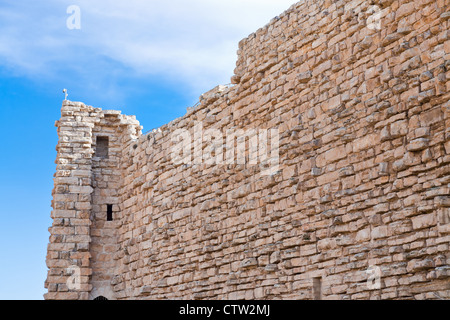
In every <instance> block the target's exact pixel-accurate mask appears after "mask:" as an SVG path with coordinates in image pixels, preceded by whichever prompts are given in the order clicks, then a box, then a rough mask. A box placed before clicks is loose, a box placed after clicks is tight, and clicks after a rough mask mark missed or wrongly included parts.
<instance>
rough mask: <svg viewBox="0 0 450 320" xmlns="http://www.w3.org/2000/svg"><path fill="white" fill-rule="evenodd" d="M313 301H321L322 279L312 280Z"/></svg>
mask: <svg viewBox="0 0 450 320" xmlns="http://www.w3.org/2000/svg"><path fill="white" fill-rule="evenodd" d="M313 296H314V300H322V278H313Z"/></svg>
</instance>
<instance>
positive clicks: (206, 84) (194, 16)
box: [0, 0, 296, 90]
mask: <svg viewBox="0 0 450 320" xmlns="http://www.w3.org/2000/svg"><path fill="white" fill-rule="evenodd" d="M295 2H296V1H295V0H228V1H219V0H191V1H185V0H170V1H156V0H152V1H140V0H126V1H107V0H95V1H94V0H79V1H75V0H73V1H56V0H49V1H46V2H45V5H44V4H42V3H41V2H40V1H39V2H37V1H14V2H12V1H11V2H10V3H8V4H7V5H0V59H1V60H0V64H2V65H4V66H7V67H9V68H10V69H12V70H14V71H16V72H20V73H23V74H26V75H28V76H30V77H35V76H36V75H37V74H41V75H42V74H43V75H45V76H48V77H54V76H57V73H58V72H61V70H64V69H71V70H72V71H73V70H75V72H77V73H79V74H80V77H83V73H84V74H90V72H92V70H95V71H96V72H95V78H96V81H101V78H102V72H101V69H100V67H99V66H97V64H98V61H99V60H101V59H109V60H112V61H116V62H117V63H118V64H119V65H121V66H123V68H124V69H125V68H126V69H128V70H132V72H135V73H136V75H139V76H143V75H145V76H167V77H168V78H169V79H177V80H178V81H181V82H183V83H186V84H188V85H190V86H191V87H192V88H193V89H197V90H199V89H201V90H206V89H209V88H210V87H212V86H215V85H217V84H220V83H226V82H229V79H230V77H231V76H232V74H233V70H234V67H235V62H236V58H237V56H236V51H237V48H238V42H239V41H240V40H241V39H242V38H244V37H246V36H247V35H249V34H250V33H251V32H254V31H256V30H257V29H258V28H260V27H262V26H264V25H265V24H266V23H268V22H269V21H270V19H271V18H273V17H274V16H276V15H277V14H280V13H281V12H283V11H284V10H286V9H288V8H289V6H290V5H292V4H293V3H295ZM72 4H76V5H78V6H79V7H80V9H81V30H68V29H67V28H66V19H67V18H68V17H69V15H68V14H67V13H66V9H67V7H68V6H69V5H72Z"/></svg>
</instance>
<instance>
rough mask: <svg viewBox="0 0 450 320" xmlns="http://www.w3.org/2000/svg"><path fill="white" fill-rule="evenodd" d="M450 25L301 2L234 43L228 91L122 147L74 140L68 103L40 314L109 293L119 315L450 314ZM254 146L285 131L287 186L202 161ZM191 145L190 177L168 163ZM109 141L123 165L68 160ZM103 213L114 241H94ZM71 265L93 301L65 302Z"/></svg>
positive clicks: (444, 7)
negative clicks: (226, 311)
mask: <svg viewBox="0 0 450 320" xmlns="http://www.w3.org/2000/svg"><path fill="white" fill-rule="evenodd" d="M374 5H375V6H376V7H374ZM449 9H450V1H448V0H438V1H436V0H433V1H429V0H421V1H409V0H403V1H399V0H397V1H391V0H380V1H378V0H377V1H372V2H368V1H362V0H356V1H312V0H306V1H301V2H299V3H297V4H295V5H293V6H292V7H291V8H290V9H289V10H287V11H286V12H284V13H283V14H281V15H280V16H278V17H276V18H275V19H273V20H272V21H271V22H270V23H269V24H268V25H266V26H265V27H263V28H261V29H259V30H258V31H257V32H255V33H254V34H252V35H250V36H249V37H248V38H246V39H244V40H242V41H241V42H240V44H239V51H238V62H237V67H236V70H235V75H234V76H233V78H232V82H233V83H234V86H226V87H225V86H219V87H217V88H215V89H214V90H212V91H210V92H208V93H205V94H204V95H202V97H201V99H200V102H201V103H200V105H199V106H197V107H196V108H192V109H189V110H188V112H187V114H186V115H185V116H184V117H182V118H179V119H176V120H174V121H172V122H171V123H169V124H167V125H165V126H163V127H161V128H160V129H159V130H157V131H155V132H152V133H149V134H146V135H141V134H140V131H139V124H138V123H136V122H135V120H129V121H130V122H129V123H128V124H127V125H125V126H122V127H123V132H121V133H120V134H119V135H117V134H116V131H114V130H112V131H109V130H110V128H114V125H112V124H111V123H108V124H106V122H103V123H104V124H103V125H102V126H100V125H94V129H92V128H91V127H90V123H91V120H90V119H91V118H90V117H87V118H82V119H79V118H77V121H80V122H78V123H77V126H78V127H77V129H73V127H72V126H70V127H67V126H66V125H64V124H66V123H71V122H72V121H74V120H73V119H74V118H73V117H75V115H73V116H72V115H70V116H69V115H65V112H66V109H67V108H69V105H70V108H75V107H74V106H73V105H74V104H73V103H69V102H67V105H65V106H63V117H62V119H61V121H60V122H59V134H60V144H59V147H58V148H59V149H58V160H57V161H61V160H62V159H66V158H69V159H70V161H69V163H70V167H64V166H63V165H62V164H61V165H58V171H57V177H58V175H60V174H62V170H65V171H66V172H65V173H64V174H65V175H67V177H68V179H70V180H61V179H58V178H56V180H55V195H54V202H53V205H54V211H53V213H52V215H53V217H54V226H53V227H52V228H51V229H50V232H51V234H52V236H51V239H50V240H51V241H50V245H49V257H48V264H49V268H50V270H49V278H48V279H47V284H48V288H49V293H48V294H47V296H46V297H47V298H49V299H51V298H53V299H66V298H80V299H87V298H94V296H95V294H92V292H95V291H94V289H95V288H104V287H105V286H108V281H109V282H110V285H109V288H110V289H111V291H110V298H113V299H449V298H450V277H449V276H450V263H449V262H450V252H449V242H450V193H449V187H450V129H449V124H450V117H449V111H450V105H449V102H448V101H449V97H450V93H449V88H450V82H449V80H448V79H449V78H450V71H449V69H450V63H449V57H450V39H449V20H448V19H449V17H450V13H449V11H450V10H449ZM374 15H376V16H375V17H376V19H374V18H373V17H374ZM378 22H379V23H380V24H378ZM70 108H69V109H70ZM83 108H86V107H85V106H84V105H83V106H81V110H83ZM69 109H67V110H69ZM70 110H71V109H70ZM95 110H97V109H95ZM76 112H78V109H77V110H76ZM96 112H97V113H98V114H103V113H102V111H101V110H98V111H96ZM123 117H125V116H123ZM92 118H95V119H97V118H98V116H97V115H96V116H94V114H92ZM95 121H97V120H95ZM95 121H93V122H95ZM102 121H106V120H102ZM97 123H98V121H97ZM86 126H87V127H88V128H89V129H86V128H85V127H86ZM199 127H201V128H202V131H201V132H203V133H204V136H203V137H202V136H199V135H198V133H197V132H198V128H199ZM69 128H70V129H69ZM212 129H214V130H215V131H209V132H214V134H213V135H214V136H215V139H212V138H211V134H209V135H208V134H207V132H208V130H212ZM252 129H253V130H255V131H253V134H249V137H250V140H251V138H252V135H253V136H254V132H257V131H256V130H263V129H277V130H278V132H279V137H278V138H279V139H278V142H279V164H280V166H279V168H278V170H276V171H274V172H272V173H271V174H269V175H267V174H264V173H263V172H264V170H263V169H264V168H263V167H264V166H263V165H262V163H260V162H258V163H256V164H251V163H249V162H248V161H247V162H246V163H239V162H237V161H235V162H226V161H224V162H223V163H217V161H216V163H209V162H208V161H206V160H207V159H209V158H208V157H206V156H205V155H209V156H211V155H214V156H215V157H216V156H217V154H220V152H219V151H220V150H225V149H223V146H224V145H226V142H227V139H226V137H227V136H228V133H229V132H238V131H239V130H242V131H243V132H247V133H248V132H252ZM180 130H181V131H183V132H186V131H188V132H189V135H188V136H189V137H190V138H191V141H192V143H191V145H190V146H189V148H188V149H185V150H183V154H184V152H185V151H190V152H191V157H190V159H191V160H192V161H191V162H185V163H179V162H176V161H174V159H173V153H174V152H173V150H174V147H175V146H177V141H178V140H174V136H176V133H177V132H178V131H180ZM73 131H76V132H77V133H76V134H75V136H77V137H78V136H79V137H84V136H86V140H87V142H83V143H82V144H81V145H80V146H79V145H78V143H79V142H78V140H79V137H78V138H75V137H73V136H72V134H68V133H69V132H73ZM105 132H106V133H108V134H112V135H113V136H114V139H116V140H111V141H115V144H114V146H113V148H114V155H115V156H114V158H115V161H114V164H111V166H110V167H108V168H106V167H105V168H103V167H102V166H100V165H98V164H95V161H94V162H93V161H92V160H91V159H90V156H88V155H86V158H88V160H86V159H83V160H78V158H77V160H74V159H72V157H73V155H75V154H77V155H79V154H83V153H86V154H89V155H90V154H92V153H93V152H94V151H93V146H92V141H91V140H90V139H91V136H92V135H96V134H97V135H100V134H104V133H105ZM217 132H220V133H222V134H217ZM64 139H68V140H67V145H66V144H63V141H62V140H64ZM240 139H241V140H242V139H243V138H242V137H241V138H240ZM64 141H66V140H64ZM212 141H214V142H212ZM119 142H120V143H119ZM236 144H237V145H238V144H239V139H238V141H237V143H236ZM233 145H234V143H233ZM258 147H261V146H258ZM245 149H246V150H245V151H246V159H247V160H248V159H249V158H250V155H251V153H252V152H253V149H252V145H251V143H248V144H247V145H246V148H245ZM226 151H227V152H228V151H230V150H228V149H226ZM218 152H219V153H218ZM227 152H224V154H223V158H225V157H226V155H227V154H228V153H227ZM188 154H189V153H188ZM199 154H200V155H203V156H204V157H205V158H200V161H199V158H198V155H199ZM64 163H66V162H64ZM84 166H86V167H84ZM78 167H80V168H81V167H83V168H85V169H86V172H84V173H85V177H84V176H83V177H78V175H79V174H80V173H79V172H78V169H79V168H78ZM114 168H116V169H114ZM103 170H105V173H106V174H105V175H103ZM75 178H76V181H75ZM103 182H104V183H103ZM72 185H77V187H78V185H79V186H80V187H81V186H86V190H84V189H72V192H76V193H75V195H73V194H71V193H70V190H71V189H70V187H71V186H72ZM89 186H92V189H93V190H91V189H89V188H88V187H89ZM67 188H68V189H67ZM94 189H95V190H94ZM68 190H69V191H68ZM82 191H83V192H84V191H86V195H85V194H84V193H82ZM67 192H69V193H67ZM108 197H110V198H109V199H108ZM81 200H83V202H81ZM108 201H109V202H112V203H113V204H114V215H115V221H114V222H113V223H114V224H113V225H111V226H110V227H108V228H107V229H105V226H106V224H107V223H105V222H104V221H98V223H97V222H96V221H95V219H96V218H94V220H93V221H94V223H93V225H94V226H92V223H90V222H89V220H88V219H86V216H88V215H90V216H92V215H94V216H95V217H97V216H98V217H100V216H101V215H102V213H100V212H104V210H105V209H104V208H102V206H103V205H104V204H107V203H108ZM80 203H84V205H81V207H80ZM97 212H98V213H99V214H98V215H97ZM66 215H67V217H68V219H69V220H64V223H68V224H67V226H66V227H64V229H60V227H59V225H60V224H61V223H62V221H61V218H62V216H66ZM78 215H83V217H84V220H83V219H81V220H79V221H82V222H83V223H85V226H86V227H84V228H83V229H79V228H77V227H73V223H72V221H75V220H74V217H77V216H78ZM101 219H104V218H101ZM116 219H117V220H116ZM76 221H78V220H76ZM109 228H111V229H109ZM80 230H81V233H79V231H80ZM111 230H112V231H111ZM110 231H111V232H110ZM66 232H68V234H67V235H65V233H66ZM83 232H84V233H83ZM79 235H80V236H81V235H83V236H82V238H80V241H81V240H82V241H83V242H81V243H78V242H76V241H75V240H73V239H72V237H78V236H79ZM109 241H112V243H110V242H109ZM94 247H95V248H96V249H95V250H93V248H94ZM80 248H83V249H80ZM89 248H91V249H89ZM98 248H100V249H98ZM83 250H84V251H83ZM88 250H90V251H88ZM67 252H69V253H67ZM99 252H101V254H99ZM67 254H68V255H69V256H67ZM104 254H106V255H104ZM79 255H80V256H82V260H80V261H81V262H80V261H78V260H76V261H75V260H74V259H78V256H79ZM102 256H103V257H105V259H107V262H105V264H104V265H103V258H100V257H102ZM75 257H76V258H75ZM74 261H75V262H77V263H78V264H80V266H82V269H81V270H82V274H83V277H82V278H81V279H82V281H83V287H82V288H83V289H82V290H80V291H73V290H67V291H66V287H65V286H64V283H65V282H64V281H63V280H66V279H67V276H65V277H64V275H62V274H61V275H59V272H62V273H64V272H66V273H67V270H66V269H65V268H67V267H68V266H69V265H70V264H71V263H73V262H74ZM105 261H106V260H105ZM106 263H107V266H108V267H106ZM94 266H95V268H94ZM106 269H108V272H105V271H104V270H106ZM100 279H101V280H100ZM108 290H109V289H108ZM89 293H91V296H89Z"/></svg>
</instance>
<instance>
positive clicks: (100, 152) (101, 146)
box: [95, 137, 109, 159]
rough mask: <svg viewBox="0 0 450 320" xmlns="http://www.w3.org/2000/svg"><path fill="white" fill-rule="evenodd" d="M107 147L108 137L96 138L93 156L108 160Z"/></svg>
mask: <svg viewBox="0 0 450 320" xmlns="http://www.w3.org/2000/svg"><path fill="white" fill-rule="evenodd" d="M108 147H109V138H108V137H97V144H96V148H95V156H96V157H99V158H103V159H107V158H108Z"/></svg>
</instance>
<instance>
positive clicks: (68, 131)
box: [45, 100, 141, 299]
mask: <svg viewBox="0 0 450 320" xmlns="http://www.w3.org/2000/svg"><path fill="white" fill-rule="evenodd" d="M55 125H56V127H57V128H58V136H59V141H58V146H57V148H56V150H57V159H56V164H57V169H56V174H55V178H54V190H53V201H52V208H53V211H52V214H51V217H52V218H53V225H52V227H50V229H49V231H50V234H51V236H50V243H49V245H48V255H47V266H48V268H49V271H48V278H47V281H46V288H47V289H48V293H47V294H46V295H45V298H46V299H95V298H98V297H100V296H101V297H105V298H107V299H114V295H113V292H112V290H111V288H110V284H111V278H112V275H113V272H114V268H115V263H114V257H113V253H114V252H116V251H117V249H116V247H117V228H118V225H119V224H120V220H121V217H120V211H119V210H118V204H119V202H118V192H119V186H120V180H121V174H120V170H119V168H120V166H121V160H120V159H121V158H122V154H121V152H122V148H121V145H122V144H125V143H127V142H128V141H129V140H132V139H135V138H136V137H137V136H138V135H140V133H141V132H140V131H141V127H140V126H139V122H138V121H136V119H135V117H134V116H133V117H129V116H124V115H122V114H121V113H120V111H107V110H101V109H99V108H93V107H91V106H86V105H84V104H83V103H79V102H71V101H68V100H65V101H64V102H63V105H62V109H61V119H60V120H59V121H57V122H56V124H55Z"/></svg>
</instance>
